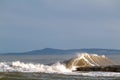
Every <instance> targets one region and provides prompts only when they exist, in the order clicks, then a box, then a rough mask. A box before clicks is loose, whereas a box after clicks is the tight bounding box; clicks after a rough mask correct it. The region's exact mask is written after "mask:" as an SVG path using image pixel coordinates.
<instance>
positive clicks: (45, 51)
mask: <svg viewBox="0 0 120 80" xmlns="http://www.w3.org/2000/svg"><path fill="white" fill-rule="evenodd" d="M84 52H86V53H96V54H105V55H108V54H120V50H115V49H68V50H63V49H53V48H44V49H41V50H32V51H28V52H23V53H4V55H14V54H15V55H47V54H75V53H84Z"/></svg>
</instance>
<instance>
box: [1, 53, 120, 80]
mask: <svg viewBox="0 0 120 80" xmlns="http://www.w3.org/2000/svg"><path fill="white" fill-rule="evenodd" d="M74 56H75V54H74V55H73V54H72V55H0V80H120V73H119V72H99V71H96V72H95V71H88V72H82V71H79V72H73V71H72V70H70V69H67V68H66V67H65V64H64V61H66V60H69V59H71V58H73V57H74ZM107 57H109V58H110V59H112V60H113V61H115V62H117V63H119V61H120V55H107Z"/></svg>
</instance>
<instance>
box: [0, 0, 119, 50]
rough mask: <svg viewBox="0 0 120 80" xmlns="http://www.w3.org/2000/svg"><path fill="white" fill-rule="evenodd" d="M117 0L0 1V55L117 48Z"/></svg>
mask: <svg viewBox="0 0 120 80" xmlns="http://www.w3.org/2000/svg"><path fill="white" fill-rule="evenodd" d="M119 4H120V0H0V52H24V51H29V50H34V49H43V48H48V47H49V48H58V49H72V48H77V49H78V48H107V49H120V5H119Z"/></svg>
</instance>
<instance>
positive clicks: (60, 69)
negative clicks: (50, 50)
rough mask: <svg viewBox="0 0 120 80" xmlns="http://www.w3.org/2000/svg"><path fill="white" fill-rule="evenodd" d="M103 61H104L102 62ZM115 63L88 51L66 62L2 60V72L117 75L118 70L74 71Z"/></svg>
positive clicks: (0, 64)
mask: <svg viewBox="0 0 120 80" xmlns="http://www.w3.org/2000/svg"><path fill="white" fill-rule="evenodd" d="M101 61H102V63H103V64H102V63H101ZM106 63H107V65H110V64H114V63H113V62H112V61H111V60H109V59H108V58H107V57H105V56H98V55H96V54H92V55H89V54H87V53H84V54H79V55H77V56H76V57H74V58H72V59H70V60H68V61H66V62H65V63H60V62H57V63H55V64H52V65H44V64H34V63H24V62H20V61H13V62H0V72H41V73H58V74H59V73H60V74H66V75H83V76H114V77H115V76H117V77H120V73H116V72H92V71H90V72H82V71H81V72H73V70H74V69H75V68H77V67H78V66H79V67H81V66H82V67H83V66H84V67H85V66H96V65H97V66H100V65H106Z"/></svg>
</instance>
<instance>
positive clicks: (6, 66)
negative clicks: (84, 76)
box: [0, 61, 71, 73]
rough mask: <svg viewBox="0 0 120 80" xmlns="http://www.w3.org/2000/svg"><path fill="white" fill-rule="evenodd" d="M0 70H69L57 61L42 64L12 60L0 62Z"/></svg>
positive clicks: (46, 71) (55, 71)
mask: <svg viewBox="0 0 120 80" xmlns="http://www.w3.org/2000/svg"><path fill="white" fill-rule="evenodd" d="M0 71H1V72H6V71H7V72H14V71H17V72H44V73H67V72H71V70H69V69H67V68H66V67H65V66H64V64H61V63H59V62H57V63H55V64H53V65H44V64H33V63H24V62H20V61H14V62H9V63H8V62H1V63H0Z"/></svg>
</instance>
